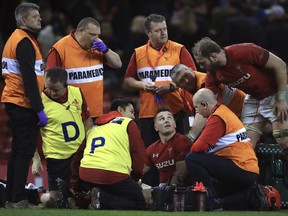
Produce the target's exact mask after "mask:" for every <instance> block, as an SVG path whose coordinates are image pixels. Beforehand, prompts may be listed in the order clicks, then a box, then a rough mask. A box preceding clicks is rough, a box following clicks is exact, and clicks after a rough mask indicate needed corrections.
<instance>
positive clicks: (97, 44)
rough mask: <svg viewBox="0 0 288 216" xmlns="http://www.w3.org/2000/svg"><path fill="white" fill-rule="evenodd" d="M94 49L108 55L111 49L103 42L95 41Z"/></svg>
mask: <svg viewBox="0 0 288 216" xmlns="http://www.w3.org/2000/svg"><path fill="white" fill-rule="evenodd" d="M92 49H95V50H98V51H100V52H103V53H107V52H108V50H109V48H108V47H107V46H106V45H105V43H104V42H103V41H101V40H94V41H93V43H92Z"/></svg>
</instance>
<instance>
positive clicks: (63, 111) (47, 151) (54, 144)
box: [40, 86, 85, 159]
mask: <svg viewBox="0 0 288 216" xmlns="http://www.w3.org/2000/svg"><path fill="white" fill-rule="evenodd" d="M67 88H68V100H67V102H66V103H63V104H61V103H58V102H55V101H53V100H51V99H50V98H49V97H47V95H46V94H45V93H42V101H43V105H44V107H45V109H44V111H45V113H46V114H47V116H48V124H47V125H46V126H45V127H41V129H40V130H41V135H42V140H43V145H42V149H43V153H44V156H45V158H54V159H66V158H69V157H70V156H71V155H72V154H74V153H75V152H76V151H77V149H78V147H79V145H80V144H81V143H82V141H83V140H84V138H85V129H84V124H83V121H82V116H81V113H82V103H83V98H82V94H81V92H80V89H79V88H77V87H73V86H68V87H67Z"/></svg>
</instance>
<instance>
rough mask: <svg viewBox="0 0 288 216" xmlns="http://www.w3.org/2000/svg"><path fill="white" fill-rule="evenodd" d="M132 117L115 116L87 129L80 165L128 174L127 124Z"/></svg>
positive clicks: (129, 164) (129, 157) (129, 166)
mask: <svg viewBox="0 0 288 216" xmlns="http://www.w3.org/2000/svg"><path fill="white" fill-rule="evenodd" d="M131 120H132V119H130V118H125V117H117V118H114V119H113V120H111V121H110V122H109V123H107V124H105V125H100V126H94V127H93V128H92V129H91V130H89V131H88V134H87V138H86V148H85V150H84V154H83V158H82V160H81V165H80V166H81V167H84V168H92V169H102V170H109V171H113V172H118V173H123V174H130V171H131V166H132V161H131V155H130V147H129V138H128V133H127V126H128V124H129V122H130V121H131Z"/></svg>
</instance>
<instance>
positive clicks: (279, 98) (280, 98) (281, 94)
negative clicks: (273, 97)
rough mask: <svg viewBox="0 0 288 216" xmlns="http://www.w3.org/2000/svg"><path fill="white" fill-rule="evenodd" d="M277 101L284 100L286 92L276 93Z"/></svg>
mask: <svg viewBox="0 0 288 216" xmlns="http://www.w3.org/2000/svg"><path fill="white" fill-rule="evenodd" d="M277 100H286V91H278V93H277Z"/></svg>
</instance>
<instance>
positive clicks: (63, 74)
mask: <svg viewBox="0 0 288 216" xmlns="http://www.w3.org/2000/svg"><path fill="white" fill-rule="evenodd" d="M47 78H49V79H50V81H51V82H52V83H57V82H60V83H63V84H64V85H67V78H68V75H67V71H66V70H64V69H63V68H61V67H52V68H50V69H49V70H48V71H46V72H45V79H47Z"/></svg>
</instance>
